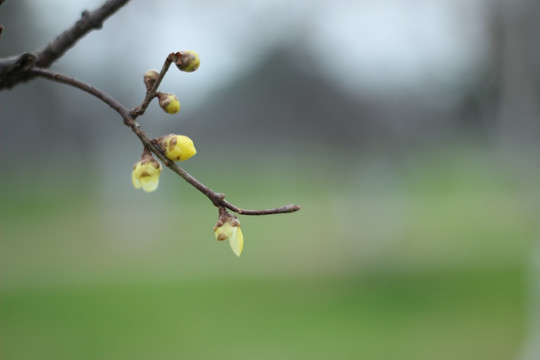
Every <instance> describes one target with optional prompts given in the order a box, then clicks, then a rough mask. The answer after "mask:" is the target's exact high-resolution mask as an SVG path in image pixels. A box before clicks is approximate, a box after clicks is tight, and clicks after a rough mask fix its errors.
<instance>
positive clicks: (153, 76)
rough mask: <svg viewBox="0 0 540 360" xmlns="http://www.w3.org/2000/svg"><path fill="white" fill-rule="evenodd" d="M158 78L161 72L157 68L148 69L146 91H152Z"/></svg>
mask: <svg viewBox="0 0 540 360" xmlns="http://www.w3.org/2000/svg"><path fill="white" fill-rule="evenodd" d="M158 78H159V73H158V72H157V71H156V70H148V71H147V72H145V73H144V85H145V86H146V91H150V89H151V88H152V86H154V84H155V83H156V81H157V79H158Z"/></svg>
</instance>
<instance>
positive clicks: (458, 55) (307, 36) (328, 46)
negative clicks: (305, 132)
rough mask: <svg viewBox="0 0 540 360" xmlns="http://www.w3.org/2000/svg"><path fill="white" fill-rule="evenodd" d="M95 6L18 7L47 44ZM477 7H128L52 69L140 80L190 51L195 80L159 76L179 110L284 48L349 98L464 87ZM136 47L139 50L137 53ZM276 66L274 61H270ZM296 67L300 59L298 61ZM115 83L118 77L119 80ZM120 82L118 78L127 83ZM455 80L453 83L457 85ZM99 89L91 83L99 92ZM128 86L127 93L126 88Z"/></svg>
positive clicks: (59, 1)
mask: <svg viewBox="0 0 540 360" xmlns="http://www.w3.org/2000/svg"><path fill="white" fill-rule="evenodd" d="M102 2H103V1H102V0H72V1H66V0H51V1H46V2H45V1H41V0H26V3H27V4H29V5H31V6H30V7H31V8H32V9H33V11H34V12H35V18H36V19H37V20H36V21H38V23H37V25H38V26H39V27H40V28H41V29H42V35H46V36H48V37H52V36H55V35H56V34H59V33H60V32H61V31H63V30H64V29H65V28H66V27H67V26H69V25H71V24H72V23H73V22H74V21H75V20H76V19H77V18H78V17H79V15H80V13H81V11H82V10H83V9H90V10H91V9H94V8H96V7H98V6H99V5H100V4H101V3H102ZM487 4H488V2H487V1H485V0H408V1H402V0H384V1H381V0H363V1H336V0H331V1H309V0H299V1H294V2H292V1H285V0H258V1H245V0H244V1H241V0H236V1H170V0H156V1H143V0H135V1H131V2H130V3H129V4H128V5H127V6H126V7H124V8H123V9H121V10H120V11H119V12H118V13H117V14H116V15H115V16H113V17H112V18H111V19H109V20H107V22H106V23H105V26H104V28H103V29H102V30H101V31H97V32H94V33H92V34H90V35H89V36H87V37H86V38H84V39H83V40H82V41H81V42H80V44H79V45H78V46H76V47H75V48H73V49H72V50H70V52H69V53H68V54H67V55H66V56H65V57H64V58H63V59H61V60H60V61H59V63H58V64H57V65H55V66H57V67H60V68H61V69H62V70H64V71H68V72H69V73H70V74H72V75H74V76H76V75H77V74H78V73H81V68H84V72H85V73H92V72H100V71H102V69H103V67H105V66H109V67H110V66H119V65H120V66H121V64H119V60H118V59H122V57H124V59H125V61H126V62H129V63H130V66H126V72H127V71H128V70H129V71H132V69H133V68H136V69H137V70H136V71H139V72H141V74H142V73H143V72H144V71H145V70H147V69H148V68H158V69H159V67H160V66H161V64H162V62H163V60H164V58H165V56H166V54H168V53H169V52H171V51H176V50H181V49H194V50H196V51H197V52H199V54H200V56H201V71H199V72H197V74H196V75H194V76H189V77H188V76H182V77H181V78H180V77H175V76H172V77H168V78H166V79H165V80H166V81H165V83H164V84H165V86H167V81H169V82H175V81H182V84H183V86H184V87H185V86H187V87H189V88H190V89H192V90H193V92H192V93H191V94H183V95H182V98H183V101H184V102H183V104H187V103H191V104H193V105H194V104H200V103H201V102H202V101H204V97H205V96H204V95H205V94H208V93H209V92H211V91H213V90H215V89H216V88H218V87H220V86H222V85H223V84H225V83H227V82H228V81H230V80H231V79H233V78H234V77H235V76H237V75H238V74H239V73H240V72H242V71H243V70H245V69H246V67H249V66H252V65H253V64H255V63H256V59H257V58H259V57H261V56H264V54H265V53H266V51H268V49H269V47H270V46H269V45H272V44H279V43H284V42H285V43H286V42H289V43H293V44H296V45H297V46H298V47H299V48H302V49H303V50H305V51H307V53H308V54H310V55H311V56H313V57H314V58H315V59H316V60H317V63H318V67H319V69H315V70H318V71H321V70H323V71H322V73H323V74H324V75H325V76H328V78H330V79H332V80H334V81H335V82H336V83H338V84H340V85H342V86H343V87H345V88H348V89H350V90H353V91H362V90H363V89H366V88H367V89H369V91H371V92H373V91H387V90H389V89H396V88H397V89H404V88H405V89H414V88H416V87H418V86H419V84H420V85H423V86H425V85H426V84H427V85H429V83H430V82H435V83H437V86H441V83H442V84H443V85H444V83H445V82H449V83H450V84H449V85H455V84H452V82H453V81H454V80H453V79H463V77H464V76H466V74H467V73H468V72H469V71H470V69H471V68H472V67H474V66H475V65H476V64H477V63H478V61H479V59H480V56H481V55H482V54H483V51H484V50H485V49H483V47H482V44H483V43H484V42H485V41H483V40H482V39H483V38H484V36H485V32H484V30H485V29H484V28H483V25H482V21H481V18H482V13H483V12H484V10H485V7H486V6H487ZM144 47H145V48H144ZM277 61H279V59H277ZM299 61H300V60H299ZM119 75H122V76H123V74H122V73H121V72H120V73H119ZM127 75H128V74H127V73H126V76H127ZM458 81H459V80H458ZM98 86H99V84H98ZM127 86H131V84H127Z"/></svg>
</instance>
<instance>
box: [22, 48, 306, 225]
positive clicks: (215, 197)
mask: <svg viewBox="0 0 540 360" xmlns="http://www.w3.org/2000/svg"><path fill="white" fill-rule="evenodd" d="M167 59H168V60H166V61H165V65H164V66H163V68H162V70H161V74H160V80H159V81H161V79H162V78H163V76H164V75H165V73H166V72H167V69H168V67H169V65H170V63H171V61H170V60H169V57H168V58H167ZM29 73H31V74H32V75H34V76H40V77H43V78H46V79H49V80H53V81H57V82H60V83H64V84H67V85H70V86H73V87H76V88H78V89H80V90H83V91H85V92H87V93H89V94H91V95H93V96H95V97H97V98H98V99H100V100H101V101H103V102H104V103H106V104H107V105H109V106H110V107H111V108H113V109H114V110H115V111H116V112H117V113H118V114H120V116H121V117H122V119H123V120H124V124H125V125H126V126H128V127H130V128H131V130H132V131H133V132H134V133H135V134H136V135H137V136H138V137H139V139H140V140H141V142H142V144H143V145H144V146H145V147H147V148H148V149H149V150H150V151H151V152H152V153H154V154H155V155H156V156H157V157H158V158H159V159H160V160H161V161H162V162H163V163H164V164H165V165H166V166H167V167H168V168H170V169H171V170H172V171H174V172H175V173H177V174H178V175H180V176H181V177H182V178H183V179H184V180H185V181H187V182H188V183H189V184H191V185H192V186H193V187H195V188H196V189H197V190H199V191H200V192H202V193H203V194H204V195H206V197H208V199H210V201H212V203H213V204H214V205H215V206H216V207H220V206H222V207H226V208H228V209H230V210H231V211H234V212H236V213H238V214H242V215H269V214H281V213H291V212H295V211H298V210H300V207H299V206H298V205H294V204H290V205H285V206H281V207H277V208H273V209H263V210H247V209H242V208H239V207H237V206H235V205H233V204H231V203H230V202H228V201H226V200H225V195H224V194H222V193H218V192H216V191H214V190H212V189H210V188H209V187H208V186H206V185H204V184H203V183H201V182H200V181H199V180H197V179H196V178H194V177H193V176H192V175H190V174H189V173H188V172H187V171H185V170H184V169H182V168H181V167H180V166H178V165H177V164H176V163H175V162H174V161H171V160H169V159H168V158H167V157H166V156H165V154H164V153H163V152H162V151H161V149H160V148H159V147H158V146H157V145H156V144H155V142H154V141H153V140H152V139H150V138H149V137H148V136H147V135H146V134H145V133H144V131H142V129H141V127H140V126H139V124H138V123H137V122H136V121H135V117H136V116H138V115H140V114H142V113H143V112H144V110H145V109H146V107H147V106H148V104H149V103H150V101H151V100H152V98H153V97H152V96H151V93H154V95H155V91H156V90H157V86H159V81H156V84H154V86H153V87H152V89H150V90H149V91H148V92H147V96H146V97H145V99H144V100H143V103H142V104H141V105H140V106H138V107H137V108H135V109H134V110H133V111H129V109H127V108H126V107H125V106H123V105H122V104H120V103H119V102H118V101H116V100H115V99H113V98H112V97H111V96H109V95H108V94H106V93H104V92H103V91H101V90H99V89H97V88H95V87H93V86H91V85H89V84H87V83H85V82H82V81H80V80H77V79H75V78H71V77H68V76H65V75H62V74H59V73H55V72H52V71H49V70H46V69H41V68H33V69H31V70H30V71H29ZM149 94H150V95H149ZM145 104H146V105H145ZM137 109H139V111H138V112H137V111H136V110H137ZM141 111H142V112H141Z"/></svg>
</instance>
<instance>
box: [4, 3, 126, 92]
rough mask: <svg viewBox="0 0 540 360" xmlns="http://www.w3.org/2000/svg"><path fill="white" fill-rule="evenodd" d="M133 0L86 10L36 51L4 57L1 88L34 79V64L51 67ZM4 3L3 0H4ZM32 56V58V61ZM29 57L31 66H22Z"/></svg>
mask: <svg viewBox="0 0 540 360" xmlns="http://www.w3.org/2000/svg"><path fill="white" fill-rule="evenodd" d="M128 1H129V0H108V1H105V3H103V5H101V6H100V7H99V8H98V9H96V10H94V11H92V12H89V11H86V10H85V11H83V13H82V15H81V18H80V19H79V21H77V22H76V23H75V24H74V25H73V26H71V27H70V28H69V29H67V30H66V31H64V32H63V33H62V34H60V35H59V36H58V37H56V39H54V40H53V41H51V42H50V43H49V44H47V45H46V46H45V47H44V48H42V49H40V50H38V51H36V53H35V54H23V55H19V56H12V57H9V58H4V59H0V90H2V89H5V88H11V87H13V86H14V85H16V84H18V83H20V82H24V81H28V80H30V79H31V78H32V77H33V76H34V75H33V74H32V73H31V72H29V71H28V70H29V69H31V68H32V67H34V66H39V67H42V68H47V67H49V66H51V64H52V63H53V62H55V61H56V60H57V59H58V58H60V57H61V56H62V55H64V53H65V52H66V51H67V50H69V49H70V48H71V47H73V45H75V43H76V42H77V41H78V40H79V39H81V38H82V37H84V36H85V35H86V34H87V33H88V32H89V31H91V30H93V29H100V28H101V27H102V25H103V22H104V21H105V20H106V19H107V18H108V17H109V16H111V15H112V14H113V13H114V12H116V11H117V10H118V9H119V8H121V7H122V6H123V5H125V4H126V3H127V2H128ZM0 4H1V3H0ZM29 59H32V62H31V63H29V62H28V61H29ZM21 61H26V64H27V65H28V66H25V67H22V66H20V62H21Z"/></svg>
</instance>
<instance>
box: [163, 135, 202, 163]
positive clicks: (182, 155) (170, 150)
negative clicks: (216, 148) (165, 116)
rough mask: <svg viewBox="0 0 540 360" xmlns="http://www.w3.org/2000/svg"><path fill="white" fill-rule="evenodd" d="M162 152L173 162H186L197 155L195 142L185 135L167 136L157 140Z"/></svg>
mask: <svg viewBox="0 0 540 360" xmlns="http://www.w3.org/2000/svg"><path fill="white" fill-rule="evenodd" d="M156 140H157V143H158V145H159V147H160V148H161V151H163V152H164V153H165V156H167V157H168V158H169V159H171V160H172V161H184V160H187V159H189V158H190V157H192V156H193V155H195V154H196V153H197V150H195V145H193V140H191V139H190V138H188V137H187V136H185V135H174V134H170V135H166V136H162V137H160V138H159V139H156Z"/></svg>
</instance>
